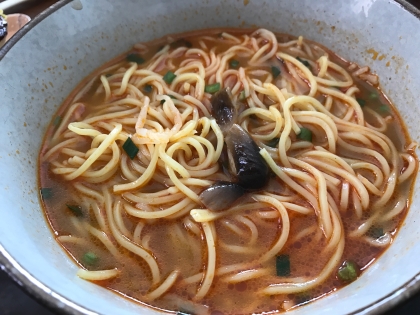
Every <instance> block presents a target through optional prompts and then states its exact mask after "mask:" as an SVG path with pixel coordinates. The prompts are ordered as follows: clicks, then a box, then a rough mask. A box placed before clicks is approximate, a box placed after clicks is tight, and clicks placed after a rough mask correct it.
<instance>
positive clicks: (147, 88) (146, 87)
mask: <svg viewBox="0 0 420 315" xmlns="http://www.w3.org/2000/svg"><path fill="white" fill-rule="evenodd" d="M143 91H144V92H146V93H150V92H152V91H153V86H151V85H150V84H146V85H145V86H144V88H143Z"/></svg>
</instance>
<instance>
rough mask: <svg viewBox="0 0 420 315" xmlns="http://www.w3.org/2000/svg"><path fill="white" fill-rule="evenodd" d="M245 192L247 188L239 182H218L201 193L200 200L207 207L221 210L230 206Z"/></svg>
mask: <svg viewBox="0 0 420 315" xmlns="http://www.w3.org/2000/svg"><path fill="white" fill-rule="evenodd" d="M244 194H245V190H244V189H243V188H242V187H241V186H239V185H238V184H235V183H229V182H217V183H215V184H213V185H211V186H210V187H208V188H207V189H205V190H204V191H203V192H202V193H201V194H200V200H201V202H202V203H203V204H204V206H205V207H206V208H207V209H209V210H212V211H221V210H225V209H228V208H230V207H231V206H232V205H233V204H234V203H235V202H236V201H237V200H238V199H239V198H241V197H242V196H243V195H244Z"/></svg>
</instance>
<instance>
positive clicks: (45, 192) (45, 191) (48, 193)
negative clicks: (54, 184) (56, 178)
mask: <svg viewBox="0 0 420 315" xmlns="http://www.w3.org/2000/svg"><path fill="white" fill-rule="evenodd" d="M39 193H40V194H41V198H42V200H47V199H50V198H51V197H52V196H53V195H54V194H53V191H52V188H49V187H45V188H41V189H40V190H39Z"/></svg>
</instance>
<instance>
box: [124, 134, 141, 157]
mask: <svg viewBox="0 0 420 315" xmlns="http://www.w3.org/2000/svg"><path fill="white" fill-rule="evenodd" d="M122 147H123V149H124V151H125V153H127V155H128V156H129V157H130V159H134V157H135V156H136V155H137V153H138V152H139V148H137V147H136V145H135V144H134V142H133V140H131V138H130V137H128V138H127V140H126V141H125V142H124V144H123V146H122Z"/></svg>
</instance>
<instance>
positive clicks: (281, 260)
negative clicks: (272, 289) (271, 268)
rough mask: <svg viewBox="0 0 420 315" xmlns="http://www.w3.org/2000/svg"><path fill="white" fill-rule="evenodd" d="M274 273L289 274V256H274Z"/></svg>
mask: <svg viewBox="0 0 420 315" xmlns="http://www.w3.org/2000/svg"><path fill="white" fill-rule="evenodd" d="M276 274H277V276H278V277H287V276H290V258H289V255H279V256H276Z"/></svg>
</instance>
